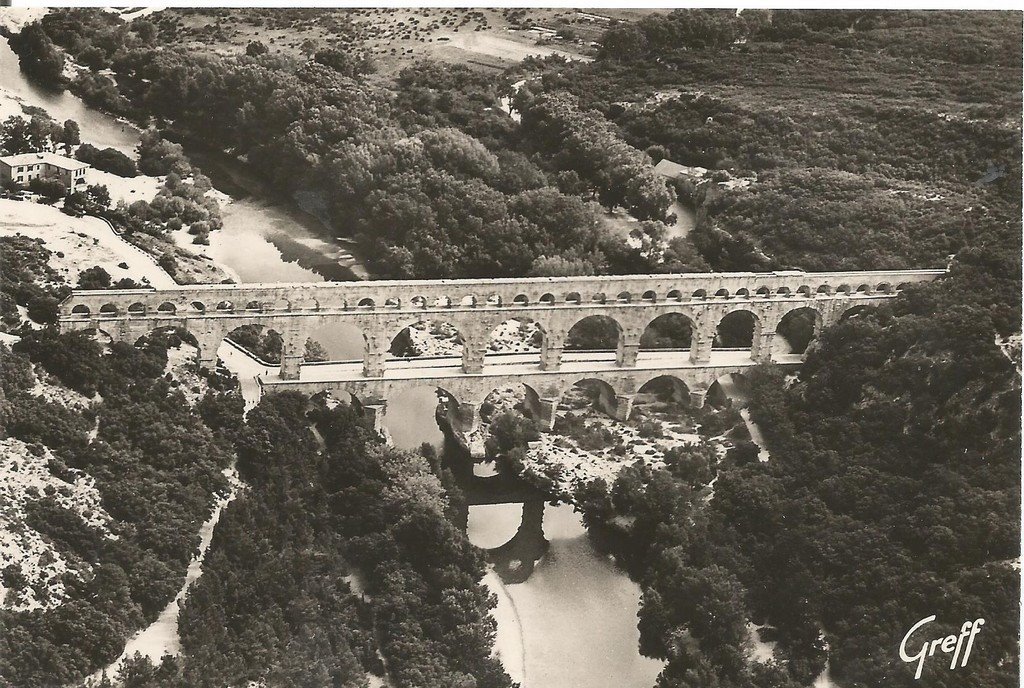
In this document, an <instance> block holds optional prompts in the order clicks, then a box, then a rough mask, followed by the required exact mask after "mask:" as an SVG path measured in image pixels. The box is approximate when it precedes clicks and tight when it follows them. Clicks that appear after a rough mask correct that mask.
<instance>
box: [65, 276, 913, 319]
mask: <svg viewBox="0 0 1024 688" xmlns="http://www.w3.org/2000/svg"><path fill="white" fill-rule="evenodd" d="M909 284H910V283H909V282H901V283H898V284H895V286H894V284H893V282H888V281H887V282H870V283H869V282H864V283H860V284H855V283H843V284H838V285H836V286H832V285H831V284H828V283H825V284H820V285H818V286H817V287H812V286H811V285H810V284H803V285H801V286H799V287H797V289H796V290H793V289H791V288H790V287H788V286H778V287H769V286H761V287H758V288H756V289H755V290H754V291H753V292H751V291H750V290H749V289H747V288H745V287H741V288H739V289H736V290H735V291H731V292H730V291H729V289H726V288H721V289H718V290H716V291H714V292H711V293H709V292H708V290H706V289H696V290H693V291H690V290H683V289H679V288H672V289H665V290H661V291H659V290H655V289H647V290H644V291H642V292H633V291H620V292H618V293H614V292H612V293H606V292H594V293H583V292H579V291H572V292H568V293H566V294H564V295H560V296H556V295H555V294H554V293H551V292H543V293H540V294H539V295H538V294H536V293H534V294H530V293H525V292H523V293H519V294H517V295H515V296H514V297H512V298H511V299H508V300H507V301H506V299H505V298H504V297H502V295H501V294H498V293H496V292H491V293H486V294H479V295H477V294H469V295H465V296H462V297H460V298H452V297H449V296H439V297H435V298H430V297H426V296H413V297H411V298H409V299H408V300H407V301H405V302H403V299H401V298H399V297H388V298H385V299H383V300H379V301H378V300H375V299H373V298H372V297H363V298H358V299H356V298H354V299H339V300H338V301H336V302H334V303H332V304H330V305H322V304H321V303H320V301H319V300H317V299H316V298H312V297H299V298H295V299H285V298H279V299H276V300H269V301H260V300H240V301H233V300H226V299H225V300H218V301H211V302H207V301H203V300H198V299H197V300H190V299H189V298H184V299H183V300H182V301H178V302H175V301H160V302H159V303H157V302H156V300H152V301H150V300H149V299H145V296H146V293H145V292H143V293H138V294H134V295H133V297H129V298H123V297H124V296H125V295H124V294H114V293H111V296H115V295H116V296H119V297H122V298H119V299H118V301H119V303H118V302H114V301H108V302H105V303H102V304H101V305H100V306H99V308H98V309H97V313H98V315H99V316H100V317H118V316H121V315H128V316H146V315H150V314H155V315H197V316H198V315H208V314H211V313H240V312H247V313H265V312H272V311H284V312H297V311H319V310H322V309H328V308H329V309H332V310H336V309H339V308H340V309H342V310H356V311H375V310H400V309H405V310H416V309H419V310H437V309H445V308H526V307H555V306H581V305H587V304H597V305H602V304H633V303H635V304H645V303H664V302H685V301H721V300H757V299H771V298H793V299H799V298H815V297H823V296H824V297H834V296H840V295H846V296H853V295H877V294H894V293H896V292H899V291H902V290H903V289H904V288H906V287H907V286H908V285H909ZM197 291H198V290H197ZM150 293H152V294H154V295H155V294H160V296H161V297H163V298H166V296H167V294H168V292H167V291H161V292H156V291H154V292H150ZM100 294H101V293H99V292H79V293H75V294H72V296H71V297H69V301H70V302H72V303H73V302H74V300H75V299H76V297H85V296H88V297H90V299H91V300H95V299H96V297H98V296H100ZM125 302H127V305H124V303H125ZM65 314H66V315H70V316H72V317H76V316H77V317H91V316H92V314H93V312H92V308H90V306H89V305H87V304H86V303H81V302H79V303H73V305H71V308H70V311H66V312H65Z"/></svg>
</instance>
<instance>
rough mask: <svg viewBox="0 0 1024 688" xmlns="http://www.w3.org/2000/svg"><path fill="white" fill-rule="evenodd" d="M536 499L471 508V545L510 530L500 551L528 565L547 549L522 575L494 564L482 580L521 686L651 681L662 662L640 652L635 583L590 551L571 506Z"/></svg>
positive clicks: (593, 687) (627, 687) (612, 687)
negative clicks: (495, 602) (532, 502)
mask: <svg viewBox="0 0 1024 688" xmlns="http://www.w3.org/2000/svg"><path fill="white" fill-rule="evenodd" d="M535 504H538V505H539V510H538V509H537V508H536V507H531V506H529V505H527V506H526V508H523V509H521V510H520V509H514V508H511V505H485V506H473V507H470V516H469V530H468V533H469V538H470V541H471V542H473V543H474V544H476V545H478V546H488V545H490V546H493V544H494V543H495V542H497V541H498V540H500V539H501V538H502V537H504V536H506V535H509V534H511V535H512V539H511V540H510V541H506V542H505V543H504V544H503V545H499V549H498V553H500V554H501V555H502V556H503V557H504V559H505V561H506V562H508V563H511V564H515V563H516V562H517V560H518V561H519V562H521V565H522V566H528V564H527V562H529V560H530V558H531V557H532V556H533V555H534V554H536V553H537V552H538V551H539V552H541V556H540V557H539V561H537V562H536V564H534V565H533V569H532V572H531V573H530V575H529V576H528V577H526V579H525V580H524V581H523V582H518V583H513V582H511V580H512V579H513V578H515V577H516V576H515V575H511V576H510V575H509V574H510V573H513V574H514V572H510V571H502V570H501V569H500V568H497V566H496V569H495V571H493V572H491V573H490V574H489V575H488V576H486V577H485V578H484V583H485V584H486V585H487V586H488V588H490V589H491V590H492V592H494V593H495V594H496V595H497V596H498V606H497V608H496V609H495V611H494V616H495V619H496V620H497V622H498V637H497V641H496V643H495V648H496V652H497V653H498V655H499V656H500V657H501V660H502V663H503V664H504V665H505V667H506V669H507V670H508V671H509V673H510V674H511V675H512V678H513V679H515V680H517V681H520V682H521V683H522V684H523V688H567V687H572V686H580V687H581V688H582V687H587V688H649V686H651V685H653V684H654V681H655V678H656V677H657V675H658V673H659V672H660V671H661V668H662V663H661V662H660V661H657V660H653V659H649V658H647V657H643V656H641V655H640V653H639V652H638V650H637V646H638V643H639V640H640V634H639V631H638V630H637V627H636V614H637V610H638V609H639V604H640V589H639V587H638V586H637V585H636V584H635V583H633V582H632V581H630V580H629V578H628V577H627V576H626V575H625V574H624V573H622V572H621V571H619V570H618V569H616V568H615V566H614V565H613V564H612V563H611V562H610V561H609V560H608V559H607V558H606V557H602V556H601V555H599V554H598V553H597V552H596V551H595V550H594V548H593V546H592V545H591V544H590V541H589V540H588V539H587V536H586V529H585V528H584V526H583V522H582V520H581V518H580V516H579V514H577V513H575V512H574V511H573V508H572V506H570V505H560V506H556V507H551V506H547V507H545V506H544V504H543V502H538V503H535ZM517 506H518V505H517ZM538 512H542V513H541V514H539V513H538ZM538 515H540V526H541V527H540V528H537V527H536V525H535V524H536V519H537V517H538ZM494 554H495V552H488V555H489V559H490V558H492V557H493V556H494ZM496 564H497V562H496Z"/></svg>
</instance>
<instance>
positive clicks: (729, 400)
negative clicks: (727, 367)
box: [705, 373, 750, 409]
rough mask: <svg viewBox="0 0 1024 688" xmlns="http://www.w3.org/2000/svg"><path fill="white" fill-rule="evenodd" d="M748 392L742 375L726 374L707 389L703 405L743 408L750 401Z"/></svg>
mask: <svg viewBox="0 0 1024 688" xmlns="http://www.w3.org/2000/svg"><path fill="white" fill-rule="evenodd" d="M749 390H750V386H749V384H748V382H747V378H746V377H745V376H744V375H743V374H742V373H727V374H725V375H723V376H721V377H720V378H718V379H717V380H715V381H714V382H713V383H712V384H711V386H710V387H708V392H707V396H706V397H705V403H707V404H708V405H710V406H714V407H715V408H737V409H738V408H743V407H744V406H746V405H747V402H748V401H749V400H750V391H749Z"/></svg>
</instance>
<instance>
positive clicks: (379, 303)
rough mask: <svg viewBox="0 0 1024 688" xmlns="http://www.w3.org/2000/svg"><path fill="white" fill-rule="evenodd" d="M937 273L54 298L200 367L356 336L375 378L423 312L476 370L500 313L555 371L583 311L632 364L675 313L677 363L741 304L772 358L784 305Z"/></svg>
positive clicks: (828, 305) (880, 296) (302, 287)
mask: <svg viewBox="0 0 1024 688" xmlns="http://www.w3.org/2000/svg"><path fill="white" fill-rule="evenodd" d="M943 274H944V271H942V270H902V271H879V272H822V273H804V272H771V273H696V274H681V275H625V276H606V277H560V278H528V279H507V280H427V281H372V282H334V283H315V284H280V285H278V284H274V285H267V284H241V285H237V284H232V285H190V286H182V287H176V288H173V289H159V290H153V289H132V290H104V291H76V292H73V293H72V294H71V295H70V296H69V297H68V298H67V299H65V301H64V302H63V303H62V304H61V306H60V313H61V315H60V318H59V324H60V327H61V329H62V331H68V330H84V329H98V330H103V331H105V332H107V333H108V334H109V335H110V336H111V337H112V338H114V339H118V340H124V341H131V342H134V341H136V340H137V339H138V338H139V337H141V336H143V335H145V334H147V333H149V332H150V331H152V330H154V329H158V328H162V327H179V328H184V329H186V330H188V331H189V332H190V333H191V334H192V335H194V336H195V339H196V342H197V344H198V348H199V354H198V358H199V363H200V365H201V366H205V367H212V366H213V365H214V364H215V363H216V359H217V350H218V348H219V346H220V343H221V342H222V341H223V339H224V338H225V337H226V336H227V335H228V334H230V333H231V332H232V331H233V330H235V329H236V328H238V327H239V326H242V325H259V326H262V327H266V328H270V329H274V330H276V331H277V332H278V333H279V334H280V335H281V337H282V352H281V359H282V363H281V377H282V378H285V379H296V378H298V377H299V376H300V369H301V367H302V363H303V353H304V349H305V343H306V340H307V338H308V337H310V336H311V334H313V333H314V332H315V331H316V330H318V329H319V328H323V327H325V326H337V325H345V326H351V327H353V328H356V330H357V331H358V332H360V333H361V335H362V338H363V342H364V347H363V352H362V360H363V366H362V375H363V376H364V377H366V378H377V377H384V373H385V370H386V368H387V359H388V351H389V348H390V346H391V343H392V341H393V340H394V339H395V337H396V336H397V335H398V334H399V333H400V332H401V331H402V330H403V329H404V328H406V327H408V326H410V325H413V324H415V323H417V322H419V321H424V320H441V321H445V322H448V323H450V324H451V325H453V326H454V327H455V328H456V329H457V330H458V332H459V333H460V334H461V336H462V338H463V358H462V366H461V368H462V371H461V372H462V373H463V374H466V375H477V374H479V373H481V372H482V370H483V367H484V364H485V359H486V357H487V353H488V352H487V347H488V342H489V339H490V335H491V333H492V332H493V331H494V329H495V328H496V327H498V326H499V325H501V324H502V323H503V322H506V321H508V320H512V319H516V320H520V321H523V320H528V321H533V322H534V323H536V325H537V326H538V329H539V331H540V334H541V340H542V341H541V346H540V352H539V356H538V366H539V370H540V371H544V372H548V373H557V372H558V371H559V369H560V367H561V362H562V357H563V350H564V347H565V344H566V341H567V336H568V334H569V332H570V330H571V329H572V327H573V326H574V325H575V324H576V323H578V322H579V321H581V320H583V319H585V318H587V317H590V316H595V315H597V316H602V317H604V318H607V319H609V320H611V321H612V322H613V323H614V324H615V326H616V327H617V331H618V350H617V351H616V355H615V364H616V366H617V367H618V368H623V369H629V368H633V367H635V366H636V364H637V357H638V355H639V353H640V349H641V338H642V336H643V334H644V332H645V330H646V328H647V327H648V326H649V325H650V324H651V323H652V322H653V321H654V320H655V319H656V318H659V317H661V316H663V315H666V314H670V313H671V314H677V315H679V316H681V317H683V318H685V319H686V320H687V321H688V323H689V327H690V331H691V348H690V353H689V360H690V361H691V362H692V363H696V364H706V363H708V362H709V361H710V356H711V352H712V349H713V347H714V342H715V337H716V333H717V332H718V328H719V325H720V323H722V322H723V321H724V320H725V318H726V317H728V316H729V315H730V314H732V313H734V312H737V311H743V312H746V313H748V314H749V317H750V319H751V320H752V322H753V334H752V342H751V349H750V351H751V357H752V359H753V360H755V361H758V362H766V361H770V360H772V349H773V340H774V338H775V336H776V334H777V331H778V328H779V327H780V324H781V323H782V322H783V320H784V318H785V317H786V316H787V315H788V314H789V313H791V312H794V311H802V310H807V311H810V312H813V313H814V334H815V335H817V334H818V333H819V332H820V330H821V329H822V328H823V327H826V326H828V325H830V324H831V323H833V322H835V321H837V320H838V319H839V318H841V317H842V315H843V314H844V313H845V312H846V311H848V310H849V309H851V308H855V307H858V306H864V305H876V304H878V303H880V302H882V301H884V300H886V299H890V298H893V297H894V296H895V295H896V294H897V293H898V292H899V291H900V290H901V289H902V288H904V287H905V286H907V285H909V284H914V283H919V282H925V281H931V280H934V279H936V278H938V277H939V276H941V275H943Z"/></svg>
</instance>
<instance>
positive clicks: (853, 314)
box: [839, 303, 876, 322]
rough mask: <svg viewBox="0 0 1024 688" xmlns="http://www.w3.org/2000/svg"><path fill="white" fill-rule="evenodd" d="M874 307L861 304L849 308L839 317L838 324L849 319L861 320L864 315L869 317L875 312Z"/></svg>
mask: <svg viewBox="0 0 1024 688" xmlns="http://www.w3.org/2000/svg"><path fill="white" fill-rule="evenodd" d="M875 308H876V306H875V305H874V304H869V303H862V304H859V305H856V306H850V307H849V308H847V309H846V310H845V311H843V312H842V314H841V315H840V316H839V322H843V321H844V320H849V319H850V318H863V317H864V316H866V315H870V314H871V313H874V312H875Z"/></svg>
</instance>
